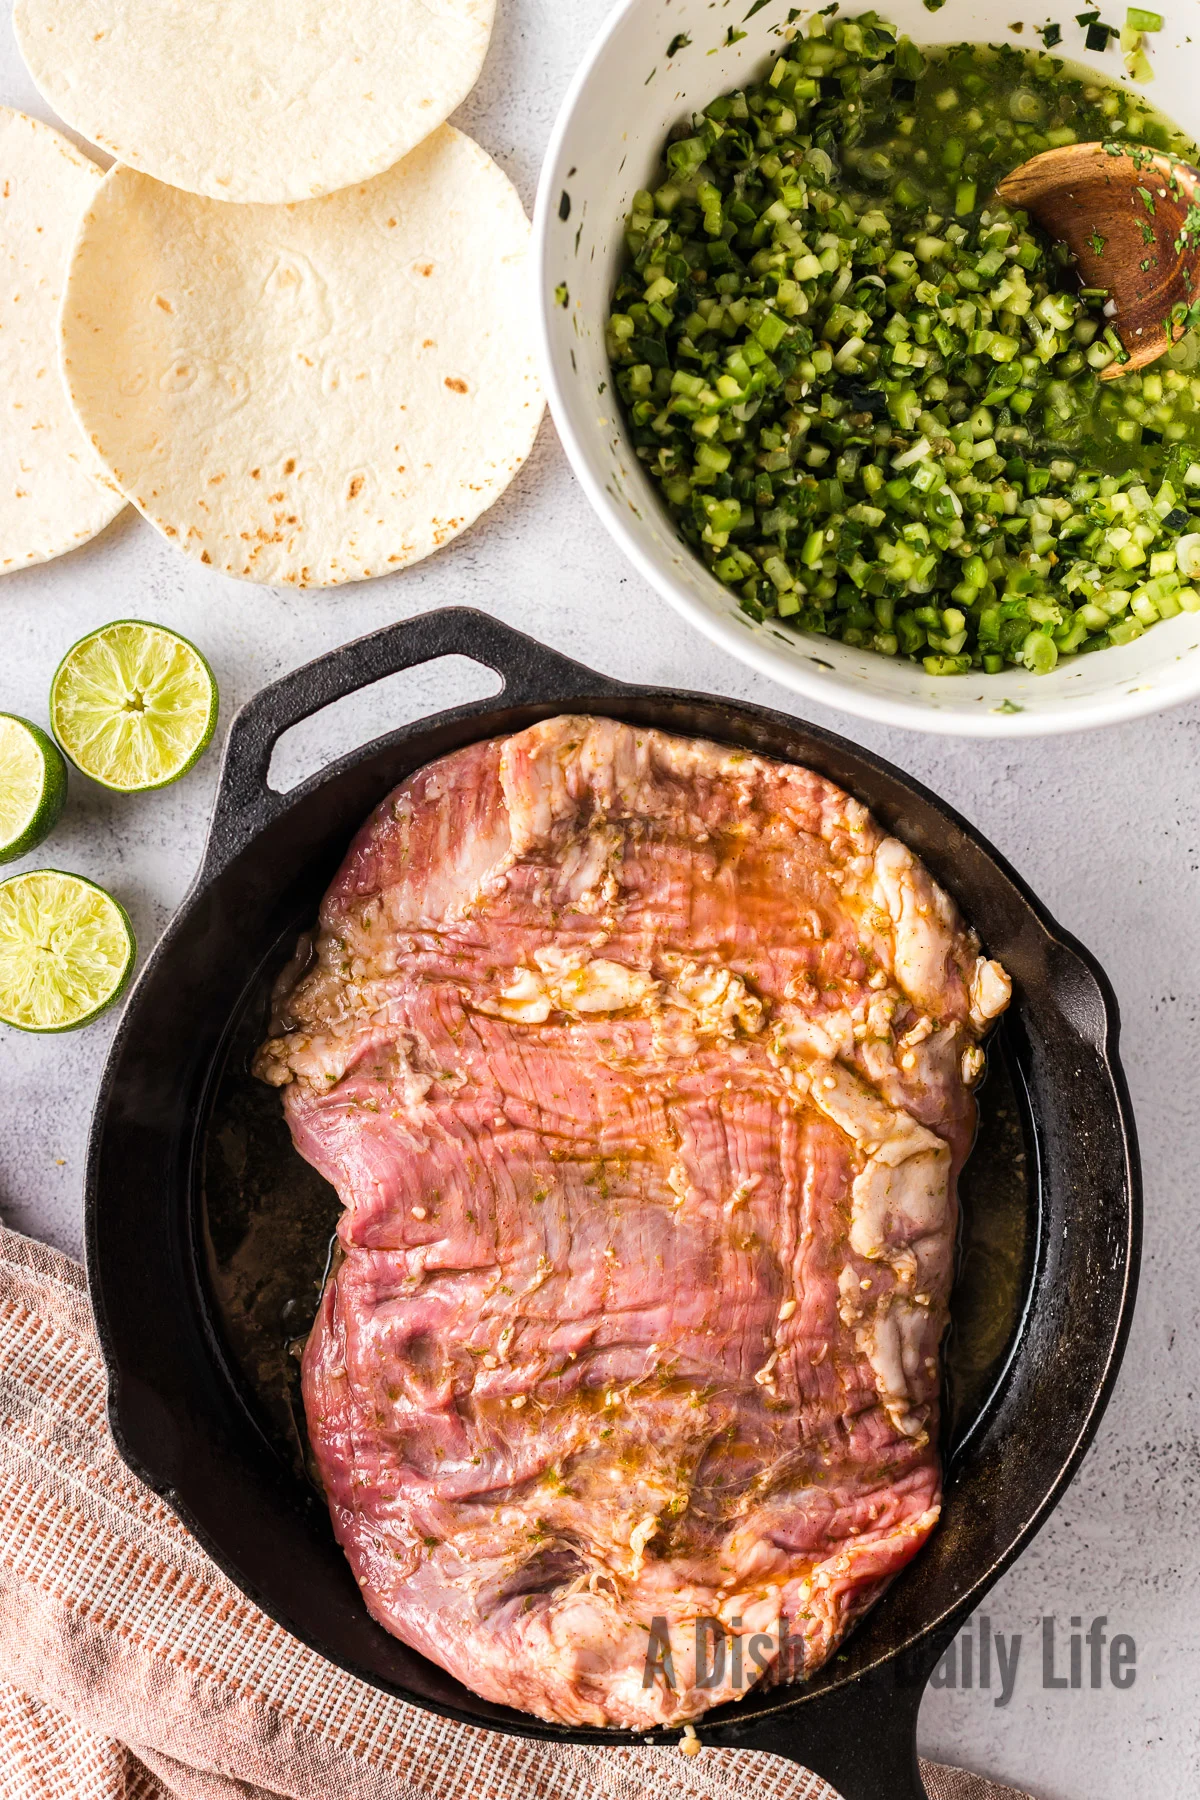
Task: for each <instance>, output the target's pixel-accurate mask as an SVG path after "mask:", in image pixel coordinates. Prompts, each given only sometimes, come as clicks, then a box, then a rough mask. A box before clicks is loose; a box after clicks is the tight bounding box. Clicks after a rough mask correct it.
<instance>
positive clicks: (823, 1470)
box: [257, 718, 1009, 1730]
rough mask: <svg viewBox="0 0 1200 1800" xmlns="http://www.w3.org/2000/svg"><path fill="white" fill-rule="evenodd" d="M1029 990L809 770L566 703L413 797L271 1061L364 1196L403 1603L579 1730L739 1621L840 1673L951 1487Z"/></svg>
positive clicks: (358, 1265)
mask: <svg viewBox="0 0 1200 1800" xmlns="http://www.w3.org/2000/svg"><path fill="white" fill-rule="evenodd" d="M291 979H292V981H293V982H295V976H294V974H293V976H292V977H291ZM1008 995H1009V984H1008V979H1007V977H1006V976H1005V974H1004V972H1003V970H1001V969H1000V968H999V966H998V965H997V964H995V963H992V962H989V961H987V960H986V959H985V958H984V957H983V956H982V955H981V953H980V948H979V944H978V942H977V940H976V938H975V936H974V934H973V933H972V932H971V931H970V930H969V929H968V928H967V927H966V926H965V925H964V923H963V922H962V920H961V919H960V918H959V917H958V914H957V912H956V911H955V908H954V906H953V904H952V903H951V901H950V900H949V899H948V898H947V896H946V895H945V894H944V893H942V892H941V891H940V890H939V889H938V888H937V887H936V886H935V884H934V883H933V881H932V880H931V879H930V877H929V876H928V874H927V873H926V872H925V870H924V869H923V868H922V866H921V865H920V863H918V862H917V861H916V860H915V859H914V857H913V856H912V854H911V853H910V852H909V851H908V850H907V849H906V848H905V847H904V845H902V844H901V843H899V842H898V841H897V840H896V839H894V838H889V837H887V836H886V835H885V834H884V833H883V832H882V831H881V830H880V829H879V827H878V826H877V825H876V824H875V823H874V821H873V820H872V819H871V817H870V815H869V814H868V813H867V812H866V811H865V810H864V809H863V807H862V806H860V805H859V804H858V803H857V802H855V801H854V800H852V799H850V798H849V797H848V796H847V795H846V794H844V793H842V792H841V791H840V790H839V789H838V788H836V787H833V786H832V785H831V784H830V783H829V782H828V781H825V780H823V779H822V778H821V777H819V776H817V775H815V774H812V773H811V772H809V771H808V770H806V769H803V768H798V767H793V766H788V765H784V764H780V763H775V762H770V761H767V760H764V759H762V758H760V757H756V756H752V755H749V754H747V753H745V752H743V751H739V750H732V749H727V748H723V747H721V746H718V745H716V744H712V743H704V742H697V741H691V740H687V739H682V738H676V737H670V736H667V735H664V734H663V733H660V732H657V731H648V730H636V729H633V728H631V727H629V726H626V725H621V724H616V723H613V722H611V721H609V720H606V719H594V718H558V719H552V720H549V721H547V722H546V723H544V724H541V725H537V726H535V727H533V728H532V729H531V730H528V731H525V732H521V733H520V734H518V735H516V736H513V737H510V738H507V739H503V740H498V741H494V742H490V743H483V744H478V745H475V746H473V747H471V748H469V749H466V750H462V751H459V752H458V753H457V754H455V755H453V756H450V757H447V758H445V759H444V760H443V761H441V762H438V763H435V764H433V765H432V766H431V767H429V768H427V769H424V770H422V771H421V772H420V773H419V774H416V775H414V776H413V777H412V778H411V779H410V780H408V781H406V782H405V783H404V784H403V785H402V786H401V787H399V788H398V789H397V790H396V791H395V792H394V793H393V794H392V795H390V796H389V797H388V799H386V800H385V801H384V802H383V804H382V805H381V806H380V807H379V808H378V809H377V811H376V812H375V813H374V815H373V816H372V817H371V819H370V820H369V821H368V822H367V824H366V825H365V827H364V828H363V830H362V831H361V833H360V834H359V836H358V838H357V839H356V840H355V843H354V844H353V846H352V848H351V850H350V853H349V855H348V857H347V859H346V862H345V864H344V865H343V867H342V870H341V872H340V873H339V875H338V877H337V879H336V881H335V882H334V885H333V887H332V888H331V889H330V892H329V894H328V895H327V897H326V899H325V902H324V905H323V907H322V911H321V920H320V927H319V931H318V933H317V936H316V938H315V943H314V945H313V947H312V950H311V956H310V963H309V967H308V968H307V972H305V973H304V974H303V975H302V976H301V977H300V979H299V981H298V982H295V985H294V986H293V987H292V989H291V991H290V992H283V993H281V994H280V995H278V996H277V1002H276V1005H277V1017H276V1020H275V1022H274V1029H275V1035H274V1036H273V1037H272V1038H271V1039H270V1041H269V1042H267V1043H266V1044H265V1045H264V1046H263V1048H262V1050H261V1051H260V1053H259V1058H258V1063H257V1070H258V1073H259V1074H260V1075H261V1076H262V1077H263V1078H264V1079H265V1080H267V1081H270V1082H273V1083H275V1084H277V1085H278V1086H280V1087H281V1088H283V1090H284V1104H285V1107H286V1111H287V1117H288V1120H289V1123H290V1126H291V1130H292V1134H293V1137H294V1140H295V1143H296V1145H297V1147H298V1149H299V1150H300V1152H301V1153H302V1154H303V1155H304V1156H305V1157H307V1158H308V1160H309V1161H310V1162H311V1163H312V1164H313V1165H314V1166H315V1167H316V1168H317V1169H319V1170H320V1171H321V1172H322V1174H324V1175H325V1176H326V1177H327V1178H328V1179H329V1180H330V1181H332V1182H333V1183H334V1184H335V1185H336V1187H337V1189H338V1192H339V1194H340V1196H341V1198H342V1200H343V1202H344V1205H345V1212H344V1214H343V1216H342V1220H341V1224H340V1228H339V1239H340V1256H339V1258H338V1260H337V1263H336V1267H335V1268H334V1271H333V1273H332V1274H331V1277H330V1279H329V1281H328V1283H327V1285H326V1288H325V1292H324V1297H323V1300H322V1303H321V1308H320V1312H319V1314H318V1318H317V1321H316V1324H315V1326H314V1328H313V1331H312V1334H311V1336H310V1338H309V1341H308V1345H307V1349H306V1352H305V1357H304V1395H305V1405H306V1409H307V1417H308V1428H309V1433H310V1437H311V1442H312V1448H313V1452H314V1455H315V1459H316V1465H317V1468H318V1469H319V1472H320V1477H321V1480H322V1482H323V1484H324V1487H325V1491H326V1494H327V1497H328V1501H329V1506H330V1511H331V1514H332V1519H333V1525H334V1529H335V1531H336V1532H337V1535H338V1538H339V1540H340V1542H341V1543H342V1545H343V1546H344V1548H345V1551H346V1554H347V1556H348V1557H349V1559H350V1563H351V1566H352V1568H353V1570H354V1574H355V1577H356V1579H357V1580H358V1583H359V1585H360V1587H361V1589H362V1592H363V1596H364V1599H365V1600H366V1603H367V1605H368V1606H369V1608H370V1609H371V1612H372V1613H373V1614H374V1616H375V1617H376V1618H377V1619H378V1620H380V1622H381V1623H382V1624H384V1625H385V1626H386V1627H387V1628H388V1629H389V1630H390V1631H393V1632H395V1633H396V1635H397V1636H399V1637H401V1638H403V1639H404V1640H405V1641H406V1642H407V1643H409V1644H411V1645H413V1646H415V1647H416V1648H417V1649H418V1650H420V1651H422V1652H423V1653H424V1654H425V1655H426V1656H428V1657H431V1658H432V1659H433V1660H434V1661H436V1662H438V1663H440V1664H442V1666H443V1667H445V1668H446V1669H448V1670H450V1671H451V1672H452V1673H453V1674H454V1675H456V1676H457V1677H458V1678H459V1679H460V1680H462V1681H463V1682H465V1683H466V1684H467V1685H468V1686H469V1687H471V1688H472V1689H474V1690H475V1691H476V1692H478V1693H480V1694H482V1695H484V1696H486V1697H488V1698H489V1699H492V1700H496V1701H501V1702H505V1703H507V1704H509V1705H512V1706H515V1707H520V1708H522V1709H524V1710H525V1711H528V1712H531V1713H536V1714H538V1715H539V1716H540V1717H542V1718H545V1719H552V1720H559V1721H561V1722H563V1723H565V1724H586V1725H611V1726H622V1727H627V1728H633V1729H638V1730H641V1729H644V1728H649V1727H651V1726H654V1725H657V1724H660V1723H664V1722H669V1721H682V1720H686V1719H689V1718H695V1717H697V1716H698V1715H699V1714H700V1713H702V1712H703V1711H705V1710H706V1709H707V1708H709V1707H711V1706H714V1705H718V1704H721V1703H722V1702H723V1701H726V1700H728V1699H730V1698H731V1697H733V1695H734V1693H735V1692H736V1691H737V1684H736V1675H735V1670H736V1660H735V1659H734V1658H733V1657H732V1656H731V1657H729V1658H727V1659H726V1666H725V1673H724V1677H723V1679H722V1680H721V1681H720V1682H718V1683H716V1684H715V1685H710V1686H707V1687H700V1686H699V1685H698V1684H697V1671H696V1668H695V1644H696V1636H695V1624H696V1621H697V1619H700V1618H706V1617H712V1618H716V1619H718V1620H719V1621H721V1623H722V1624H723V1626H724V1627H725V1628H726V1629H727V1630H728V1631H730V1632H731V1633H732V1634H733V1635H735V1636H741V1637H742V1638H744V1639H746V1640H749V1639H751V1638H753V1637H755V1636H757V1637H758V1638H759V1646H758V1650H757V1653H756V1655H755V1656H753V1657H752V1656H751V1655H750V1654H747V1655H745V1656H744V1657H741V1658H740V1659H737V1660H740V1661H741V1664H742V1670H743V1673H742V1677H741V1679H742V1681H743V1682H745V1681H747V1680H749V1679H752V1678H755V1677H759V1678H760V1679H762V1680H764V1681H768V1682H769V1681H772V1680H778V1679H790V1678H794V1677H796V1676H799V1675H802V1674H803V1675H807V1674H811V1673H812V1672H813V1671H814V1670H815V1669H817V1668H818V1667H819V1666H820V1665H821V1664H822V1663H823V1662H824V1661H825V1659H826V1658H827V1657H828V1656H829V1655H830V1654H831V1652H832V1651H833V1650H834V1648H835V1646H836V1645H837V1644H838V1643H839V1641H840V1640H841V1639H842V1637H843V1636H844V1634H845V1633H846V1631H847V1630H848V1629H849V1628H850V1626H851V1625H852V1624H853V1623H854V1621H855V1620H856V1619H857V1618H858V1617H859V1616H860V1615H861V1614H862V1613H863V1612H864V1611H865V1609H866V1608H868V1607H869V1606H870V1605H871V1604H872V1602H873V1601H874V1600H876V1599H877V1598H878V1596H879V1595H880V1593H881V1592H882V1591H883V1589H884V1587H885V1586H886V1585H887V1583H888V1582H889V1580H890V1579H891V1578H892V1577H893V1576H894V1575H895V1574H896V1573H897V1571H898V1570H900V1569H901V1568H903V1567H904V1565H905V1564H906V1563H907V1562H909V1560H910V1559H911V1558H912V1557H913V1556H914V1555H915V1554H916V1553H917V1551H919V1549H920V1548H921V1546H922V1544H923V1543H924V1542H925V1540H926V1538H927V1537H928V1535H929V1533H930V1532H931V1531H932V1530H933V1528H934V1525H935V1523H936V1521H937V1517H938V1509H939V1503H940V1498H941V1470H940V1463H939V1456H938V1449H937V1429H938V1401H939V1346H940V1343H941V1339H942V1335H943V1332H944V1329H945V1325H946V1320H947V1307H948V1296H949V1291H950V1284H951V1279H952V1265H953V1252H954V1236H955V1225H956V1200H955V1182H956V1177H957V1174H958V1171H959V1169H960V1167H961V1165H962V1163H963V1161H964V1159H965V1157H966V1155H967V1153H968V1150H969V1148H970V1145H971V1141H972V1134H973V1131H974V1126H975V1102H974V1099H973V1097H972V1087H973V1085H974V1084H975V1082H976V1081H977V1080H978V1077H979V1075H980V1073H981V1071H982V1067H983V1054H982V1052H981V1050H980V1048H979V1040H980V1038H981V1036H982V1035H983V1033H984V1031H985V1030H986V1028H987V1025H988V1022H989V1020H990V1019H991V1018H992V1017H994V1016H995V1015H996V1014H997V1013H998V1012H1000V1011H1001V1010H1002V1009H1003V1007H1004V1006H1005V1005H1006V1004H1007V1000H1008ZM656 1622H657V1624H656ZM664 1622H665V1624H666V1626H667V1628H668V1633H669V1640H670V1646H671V1650H672V1659H671V1665H670V1668H669V1672H668V1668H667V1667H666V1665H665V1664H663V1663H662V1662H661V1659H659V1661H658V1664H657V1666H656V1669H655V1674H654V1679H653V1680H652V1681H651V1682H650V1684H649V1685H648V1686H647V1685H644V1674H645V1670H646V1663H647V1651H648V1647H650V1645H651V1643H652V1640H653V1638H654V1634H655V1632H656V1631H660V1630H661V1627H662V1625H663V1623H664ZM781 1624H782V1625H783V1626H784V1627H786V1631H787V1634H788V1636H789V1637H790V1640H791V1642H790V1646H789V1650H788V1653H787V1654H786V1655H785V1656H784V1657H783V1658H782V1659H781V1658H780V1656H779V1654H778V1643H779V1637H780V1627H781ZM764 1640H767V1647H766V1648H765V1650H764V1648H763V1641H764ZM741 1648H742V1649H744V1650H747V1651H749V1648H750V1646H749V1643H748V1642H746V1643H743V1645H742V1646H741ZM760 1667H763V1668H765V1672H763V1673H761V1675H760ZM669 1677H673V1681H672V1680H671V1679H670V1678H669Z"/></svg>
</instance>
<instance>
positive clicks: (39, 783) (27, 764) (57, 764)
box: [0, 713, 67, 863]
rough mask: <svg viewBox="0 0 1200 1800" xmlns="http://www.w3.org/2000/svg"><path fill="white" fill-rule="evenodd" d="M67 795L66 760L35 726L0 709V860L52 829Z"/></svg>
mask: <svg viewBox="0 0 1200 1800" xmlns="http://www.w3.org/2000/svg"><path fill="white" fill-rule="evenodd" d="M66 798H67V766H66V764H65V763H64V761H63V759H62V755H61V753H60V751H59V748H58V745H57V744H56V743H55V742H54V740H53V739H52V738H49V737H47V735H46V733H45V732H44V731H42V730H41V729H40V727H39V726H37V725H33V724H31V723H30V721H29V720H28V719H21V718H18V717H17V716H16V715H15V714H14V713H0V863H6V862H14V861H15V860H16V858H17V857H18V856H24V855H26V853H27V852H28V851H30V850H36V849H37V846H38V845H39V844H40V843H41V842H42V841H43V840H44V839H45V838H47V837H49V835H50V833H51V832H52V831H53V829H54V827H55V826H56V825H57V823H58V820H59V816H60V814H61V812H62V809H63V806H64V804H65V802H66Z"/></svg>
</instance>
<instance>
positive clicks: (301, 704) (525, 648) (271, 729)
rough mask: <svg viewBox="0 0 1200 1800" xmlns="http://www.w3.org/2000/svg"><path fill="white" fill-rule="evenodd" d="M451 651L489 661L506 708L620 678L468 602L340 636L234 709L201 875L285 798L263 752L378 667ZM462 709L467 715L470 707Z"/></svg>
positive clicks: (373, 676) (391, 671) (391, 669)
mask: <svg viewBox="0 0 1200 1800" xmlns="http://www.w3.org/2000/svg"><path fill="white" fill-rule="evenodd" d="M454 655H457V656H467V657H470V658H471V660H472V661H473V662H477V663H482V664H483V665H484V666H485V667H486V668H489V669H494V670H495V672H496V674H497V675H499V676H500V677H501V678H502V679H503V682H504V688H503V690H502V692H503V699H504V700H505V701H506V702H507V703H508V704H509V705H512V706H519V705H521V704H522V703H523V702H526V701H530V700H539V701H548V702H550V703H558V702H560V701H569V700H572V699H575V698H577V697H578V696H580V695H583V694H587V695H593V696H602V695H605V694H618V693H622V692H624V691H626V690H625V689H624V688H623V687H622V685H621V683H619V682H616V681H612V680H610V679H609V678H608V677H607V676H605V675H597V674H596V673H595V672H594V671H593V670H591V669H588V668H586V667H585V666H584V665H583V664H582V663H577V662H572V661H571V659H570V657H567V656H561V655H560V654H559V653H558V651H556V650H551V649H549V648H548V647H547V646H546V645H545V644H539V643H538V641H537V639H536V638H531V637H526V635H525V633H524V632H522V631H515V630H514V629H513V627H512V626H511V625H506V624H504V623H503V621H502V620H500V619H496V618H493V617H492V615H491V614H490V613H484V612H479V611H477V610H476V609H475V608H474V607H470V606H451V607H445V608H443V609H441V610H439V611H437V612H430V613H421V614H419V615H418V616H417V617H416V618H415V619H405V620H403V621H401V622H400V623H399V624H397V625H388V626H385V627H384V629H383V630H382V631H376V632H372V633H371V635H370V636H369V637H363V638H358V639H357V640H356V641H355V642H354V643H351V644H343V645H342V646H341V648H340V649H338V650H332V651H330V652H329V654H328V655H327V656H320V657H318V658H317V660H316V661H315V662H311V663H306V664H305V665H304V667H303V668H300V669H295V670H293V672H292V673H291V674H290V675H285V676H284V677H283V678H282V680H280V681H276V682H273V683H272V685H271V686H270V687H267V688H263V690H262V692H261V693H259V694H256V695H255V696H254V698H253V699H252V700H249V701H247V703H246V705H245V706H243V707H242V709H241V711H240V712H239V713H238V714H237V716H236V718H235V719H234V721H233V724H232V725H231V726H230V728H229V739H228V742H227V744H226V746H225V755H224V758H223V761H222V764H221V776H220V781H219V783H218V786H217V797H216V801H215V804H214V807H213V815H212V823H211V825H210V827H209V834H208V843H207V845H206V848H205V853H204V867H203V871H202V876H201V878H202V879H206V878H207V877H208V876H210V875H211V874H212V873H214V872H215V870H216V868H218V867H221V866H223V865H225V864H227V863H228V862H230V861H231V860H232V858H233V857H234V856H236V855H237V854H238V853H239V851H241V850H242V849H243V848H244V847H245V845H246V844H248V843H249V842H250V841H251V840H252V839H253V838H254V837H255V836H257V834H258V833H259V832H260V831H261V830H262V829H263V828H264V826H266V825H269V824H270V823H271V821H272V819H274V818H275V817H276V816H277V815H278V814H279V813H280V812H281V811H282V810H283V808H284V807H285V806H286V805H287V804H288V800H289V798H290V796H286V795H282V794H277V793H276V792H275V791H274V789H272V788H271V787H269V786H268V784H267V775H268V771H269V769H270V766H271V752H272V751H273V750H274V748H275V745H276V743H277V742H278V740H279V739H280V738H281V737H282V736H283V734H284V732H285V731H288V730H290V729H291V727H292V726H293V725H298V724H299V723H300V721H301V719H307V718H309V717H311V715H312V714H313V713H318V712H320V711H321V710H322V709H323V708H324V707H326V706H330V705H332V703H333V702H334V701H335V700H342V699H344V698H345V697H346V695H347V694H354V693H357V692H358V690H359V689H360V688H364V687H370V686H371V684H372V683H373V682H376V681H381V680H382V679H383V678H384V677H385V676H387V675H395V674H397V673H399V671H400V670H401V669H413V668H416V667H417V666H418V665H419V664H421V663H427V662H434V661H436V660H437V658H438V657H442V656H454ZM499 698H500V696H495V697H493V698H491V699H489V700H487V701H485V702H480V703H478V710H480V711H484V710H486V711H491V710H492V709H493V708H495V706H496V705H497V704H498V701H499ZM456 710H457V709H456ZM461 710H462V713H463V714H467V713H469V712H470V711H471V710H472V709H471V708H470V707H466V708H463V709H461Z"/></svg>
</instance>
